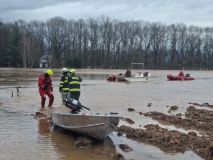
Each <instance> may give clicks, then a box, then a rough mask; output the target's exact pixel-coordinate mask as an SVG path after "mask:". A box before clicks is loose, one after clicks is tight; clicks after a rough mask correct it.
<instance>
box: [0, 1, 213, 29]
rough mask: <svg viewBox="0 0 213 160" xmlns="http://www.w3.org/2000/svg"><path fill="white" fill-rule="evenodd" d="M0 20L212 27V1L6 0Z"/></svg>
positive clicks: (0, 9)
mask: <svg viewBox="0 0 213 160" xmlns="http://www.w3.org/2000/svg"><path fill="white" fill-rule="evenodd" d="M2 4H4V6H0V13H1V14H0V18H5V19H10V20H14V19H19V18H21V19H25V20H31V19H36V20H46V19H48V18H51V17H54V16H61V17H63V18H66V19H78V18H90V17H94V18H96V17H99V16H102V15H105V16H109V17H111V18H116V19H121V20H146V21H150V22H156V21H157V22H163V23H186V24H189V25H190V24H193V25H200V26H206V25H213V22H212V19H213V10H212V8H213V1H212V0H203V1H200V0H199V1H198V0H152V1H150V0H131V1H130V0H43V1H40V0H37V1H36V0H8V1H7V2H2Z"/></svg>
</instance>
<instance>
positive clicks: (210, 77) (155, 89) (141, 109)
mask: <svg viewBox="0 0 213 160" xmlns="http://www.w3.org/2000/svg"><path fill="white" fill-rule="evenodd" d="M41 72H42V69H11V68H2V69H0V159H1V160H23V159H31V160H50V159H51V160H71V159H74V160H85V159H86V160H100V159H102V160H110V159H113V154H114V153H115V152H116V153H120V154H122V155H123V156H124V157H125V159H134V160H141V159H146V160H153V159H158V160H165V159H172V160H179V159H182V160H184V159H185V160H188V159H193V160H200V159H202V158H201V157H200V156H198V155H197V154H195V153H194V152H193V151H192V150H190V149H189V150H187V151H185V152H181V153H171V152H170V153H169V150H168V151H167V150H164V149H163V151H162V150H161V149H159V148H158V147H159V146H158V145H156V146H155V145H154V144H152V143H145V142H143V141H137V140H134V139H131V138H128V136H127V137H126V136H125V134H123V135H122V136H120V135H119V136H118V135H117V133H116V132H114V133H113V134H112V135H110V136H109V138H107V139H106V140H105V141H104V142H97V143H92V145H91V146H90V147H83V148H82V147H77V146H76V140H78V139H79V137H77V136H76V135H72V134H71V133H67V132H66V131H61V130H56V129H53V128H52V127H51V126H50V123H49V121H47V120H46V119H40V120H38V119H34V118H33V116H32V115H31V114H33V113H35V112H36V111H37V110H38V108H39V107H40V106H39V103H40V97H39V95H38V89H37V77H38V75H39V74H40V73H41ZM54 72H55V74H54V77H53V81H54V83H53V84H54V95H55V102H54V107H59V106H61V97H60V94H59V92H58V85H59V78H60V70H54ZM77 72H78V73H79V74H80V75H81V77H82V78H83V82H82V85H81V97H80V101H81V103H82V104H84V105H85V106H87V107H89V108H91V111H90V112H97V113H109V112H118V113H119V114H120V116H122V117H124V119H123V120H121V121H120V123H119V126H122V125H126V126H130V127H132V128H141V129H144V126H146V125H148V124H158V125H159V126H160V127H162V128H165V129H168V130H177V131H179V132H180V133H188V132H191V133H194V132H196V133H197V134H198V135H199V133H198V132H197V131H196V127H191V128H186V127H181V126H180V127H178V128H176V127H177V126H176V125H175V124H170V123H169V124H164V123H160V122H158V121H157V120H156V119H152V118H151V117H150V116H144V115H143V113H147V112H151V111H158V112H162V113H164V114H168V115H176V114H179V113H181V114H179V115H182V114H184V113H185V112H186V111H187V108H188V107H189V106H190V105H191V104H189V103H198V104H203V103H209V104H213V99H212V95H213V90H212V86H213V74H212V73H213V72H211V71H190V73H191V76H193V77H195V79H196V80H194V81H183V82H170V81H167V80H166V75H167V74H169V73H174V74H175V73H177V72H178V71H155V70H150V71H149V72H150V73H151V74H152V78H151V80H150V81H149V82H135V83H122V82H121V83H118V82H107V81H106V80H105V78H106V76H107V74H110V73H119V72H125V71H124V70H89V69H81V70H77ZM133 72H134V71H133ZM17 88H19V93H17ZM150 104H151V105H150ZM170 106H178V108H177V110H172V111H170V112H169V113H168V111H169V109H170ZM128 108H133V109H134V110H135V111H128ZM196 108H198V109H199V108H200V109H206V110H213V109H212V108H211V107H206V108H205V106H202V105H200V106H199V105H197V106H196ZM139 113H140V114H139ZM125 118H127V119H131V120H133V121H134V123H132V124H129V123H127V122H126V121H125ZM126 145H127V147H129V148H131V150H129V151H128V152H125V151H123V150H121V148H120V147H119V146H126ZM157 146H158V147H157Z"/></svg>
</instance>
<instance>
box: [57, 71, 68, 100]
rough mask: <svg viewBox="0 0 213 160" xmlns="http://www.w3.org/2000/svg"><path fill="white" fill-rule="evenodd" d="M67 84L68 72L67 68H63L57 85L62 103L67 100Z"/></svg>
mask: <svg viewBox="0 0 213 160" xmlns="http://www.w3.org/2000/svg"><path fill="white" fill-rule="evenodd" d="M69 82H70V76H69V70H68V69H67V68H63V69H62V76H61V80H60V85H59V92H60V93H61V98H62V102H63V103H65V101H66V99H68V98H69Z"/></svg>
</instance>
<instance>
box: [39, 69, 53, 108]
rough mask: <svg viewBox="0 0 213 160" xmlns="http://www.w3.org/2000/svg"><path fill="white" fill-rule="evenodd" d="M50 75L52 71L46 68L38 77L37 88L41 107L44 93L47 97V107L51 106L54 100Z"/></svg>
mask: <svg viewBox="0 0 213 160" xmlns="http://www.w3.org/2000/svg"><path fill="white" fill-rule="evenodd" d="M52 75H53V71H52V70H51V69H48V70H47V71H46V73H42V74H41V75H40V76H39V78H38V88H39V94H40V96H41V107H42V109H43V108H44V107H45V100H46V95H47V96H48V98H49V105H48V107H51V106H52V104H53V101H54V96H53V87H52V80H51V76H52Z"/></svg>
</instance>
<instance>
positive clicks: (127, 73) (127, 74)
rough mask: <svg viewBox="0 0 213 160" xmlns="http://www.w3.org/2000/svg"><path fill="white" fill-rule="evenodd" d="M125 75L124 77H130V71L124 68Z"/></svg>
mask: <svg viewBox="0 0 213 160" xmlns="http://www.w3.org/2000/svg"><path fill="white" fill-rule="evenodd" d="M125 76H126V77H131V71H130V70H129V69H127V70H126V73H125Z"/></svg>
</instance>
